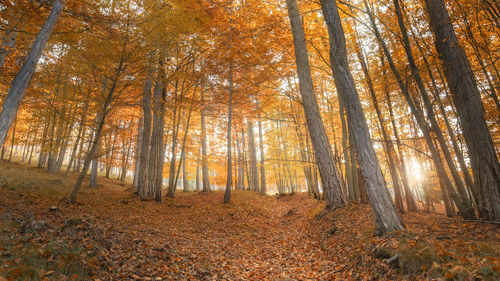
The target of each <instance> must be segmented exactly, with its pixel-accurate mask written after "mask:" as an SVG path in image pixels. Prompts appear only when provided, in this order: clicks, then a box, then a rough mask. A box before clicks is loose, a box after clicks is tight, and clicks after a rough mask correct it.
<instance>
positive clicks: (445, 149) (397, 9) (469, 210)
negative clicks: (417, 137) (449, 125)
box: [393, 0, 474, 217]
mask: <svg viewBox="0 0 500 281" xmlns="http://www.w3.org/2000/svg"><path fill="white" fill-rule="evenodd" d="M393 2H394V7H395V12H396V15H397V17H398V23H399V27H400V30H401V34H402V36H403V47H404V49H405V52H406V57H407V58H408V62H409V64H410V69H411V74H412V76H413V78H414V79H415V81H416V84H417V87H418V89H419V91H420V94H421V96H422V99H423V101H424V105H425V108H426V111H427V117H428V119H429V120H430V122H431V128H432V130H433V131H434V133H435V134H436V138H437V140H438V143H439V145H440V146H441V150H442V152H443V155H444V157H445V159H446V162H447V163H448V167H449V170H450V173H451V175H452V177H453V179H454V181H455V184H456V186H457V189H458V192H459V194H460V197H461V199H462V204H463V206H464V207H465V208H466V212H467V213H468V216H469V215H470V216H471V217H474V210H473V208H472V204H471V202H470V200H469V198H468V196H467V192H466V190H465V186H464V183H463V181H462V178H461V177H460V175H459V174H458V171H457V168H456V166H455V162H454V161H453V159H452V157H451V153H450V150H449V149H448V146H447V143H446V141H445V139H444V137H443V134H442V132H441V128H440V127H439V124H438V123H437V120H436V117H435V116H434V112H433V108H432V103H431V101H430V98H429V94H428V93H427V90H426V88H425V85H424V83H423V81H422V78H421V76H420V73H419V69H418V67H417V65H416V63H415V59H414V58H413V53H412V50H411V45H410V40H409V38H408V33H407V31H406V27H405V25H404V20H403V15H402V13H401V8H400V6H399V0H393Z"/></svg>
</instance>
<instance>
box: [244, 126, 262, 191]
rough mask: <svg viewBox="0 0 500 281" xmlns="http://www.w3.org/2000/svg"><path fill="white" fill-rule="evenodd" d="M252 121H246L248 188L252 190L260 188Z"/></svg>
mask: <svg viewBox="0 0 500 281" xmlns="http://www.w3.org/2000/svg"><path fill="white" fill-rule="evenodd" d="M253 128H254V127H253V122H252V121H250V120H248V121H247V133H248V154H249V159H250V161H249V162H250V163H249V170H248V174H249V179H250V181H249V182H248V188H249V189H250V190H253V191H257V192H258V191H259V190H260V184H259V172H258V169H257V148H256V145H255V137H254V133H253Z"/></svg>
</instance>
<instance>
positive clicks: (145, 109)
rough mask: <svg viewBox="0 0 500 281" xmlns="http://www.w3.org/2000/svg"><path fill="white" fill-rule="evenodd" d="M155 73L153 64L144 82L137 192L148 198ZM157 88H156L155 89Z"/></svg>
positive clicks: (141, 196) (143, 197)
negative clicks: (152, 94) (152, 97)
mask: <svg viewBox="0 0 500 281" xmlns="http://www.w3.org/2000/svg"><path fill="white" fill-rule="evenodd" d="M153 58H154V54H152V55H151V58H150V59H151V60H153ZM153 75H154V68H153V66H152V62H151V65H150V66H149V69H148V74H147V76H146V81H145V83H144V89H143V92H142V120H143V123H142V141H141V148H140V154H139V155H140V160H139V175H138V179H137V194H138V195H139V197H140V198H141V199H146V198H147V196H146V194H147V193H148V192H146V190H145V189H146V188H147V185H148V182H149V180H148V178H149V177H150V175H149V173H150V172H152V171H150V170H149V162H150V160H149V158H150V155H149V152H150V146H151V131H152V126H151V125H152V119H153V116H152V114H151V89H152V87H153ZM155 90H156V89H155Z"/></svg>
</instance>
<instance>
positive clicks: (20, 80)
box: [0, 0, 66, 147]
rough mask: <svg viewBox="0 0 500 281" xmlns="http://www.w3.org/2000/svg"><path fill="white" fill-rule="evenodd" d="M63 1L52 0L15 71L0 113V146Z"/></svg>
mask: <svg viewBox="0 0 500 281" xmlns="http://www.w3.org/2000/svg"><path fill="white" fill-rule="evenodd" d="M65 3H66V0H55V1H54V3H53V4H52V9H51V11H50V14H49V17H48V18H47V20H46V21H45V22H44V24H43V26H42V28H41V29H40V32H39V33H38V35H37V37H36V38H35V41H34V42H33V45H32V46H31V50H30V52H29V53H28V56H27V57H26V60H25V61H24V62H23V65H22V66H21V69H20V70H19V71H18V72H17V75H16V77H15V78H14V80H13V81H12V83H11V85H10V88H9V90H8V92H7V96H6V97H5V100H4V102H3V105H2V112H1V113H0V147H2V146H3V143H4V142H5V138H6V136H7V134H8V132H9V129H10V127H11V125H12V122H13V121H14V119H15V118H16V114H17V111H18V109H19V106H20V105H21V102H22V100H23V97H24V94H25V93H26V89H27V88H28V86H29V84H30V81H31V78H32V77H33V73H35V70H36V66H37V65H38V61H39V60H40V56H41V55H42V52H43V49H44V48H45V45H46V44H47V41H48V40H49V37H50V34H51V33H52V30H53V28H54V26H55V24H56V22H57V19H58V18H59V16H60V14H61V11H62V9H63V7H64V4H65Z"/></svg>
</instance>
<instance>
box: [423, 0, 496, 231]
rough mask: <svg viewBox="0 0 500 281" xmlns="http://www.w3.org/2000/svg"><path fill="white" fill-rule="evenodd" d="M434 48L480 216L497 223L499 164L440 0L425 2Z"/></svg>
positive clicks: (467, 66) (476, 93) (464, 60)
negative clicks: (454, 113)
mask: <svg viewBox="0 0 500 281" xmlns="http://www.w3.org/2000/svg"><path fill="white" fill-rule="evenodd" d="M425 3H426V7H427V13H428V15H429V18H430V26H431V29H432V31H433V33H434V35H435V39H436V40H435V44H436V49H437V50H438V53H439V55H440V58H441V60H442V62H443V66H444V69H445V76H446V80H447V82H448V87H449V88H450V91H451V93H452V96H453V101H454V103H455V107H456V109H457V113H458V117H459V119H460V121H461V122H460V125H461V127H462V133H463V135H464V138H465V142H466V144H467V149H468V152H469V156H470V158H471V164H472V170H473V173H474V180H475V185H476V187H477V188H478V191H479V193H480V202H479V203H480V206H479V207H480V215H481V217H482V218H484V219H489V220H492V221H497V222H498V221H500V164H499V162H498V158H497V156H496V153H495V147H494V145H493V141H492V139H491V135H490V132H489V131H488V127H487V125H486V122H485V120H484V108H483V105H482V103H481V97H480V95H479V90H478V88H477V86H476V82H475V80H474V76H473V73H472V69H471V67H470V64H469V61H468V60H467V56H466V54H465V51H464V50H463V48H462V47H461V46H460V44H459V42H458V40H457V37H456V35H455V31H454V30H453V26H452V23H451V21H450V17H449V15H448V12H447V11H446V7H445V4H444V2H443V0H425Z"/></svg>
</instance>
